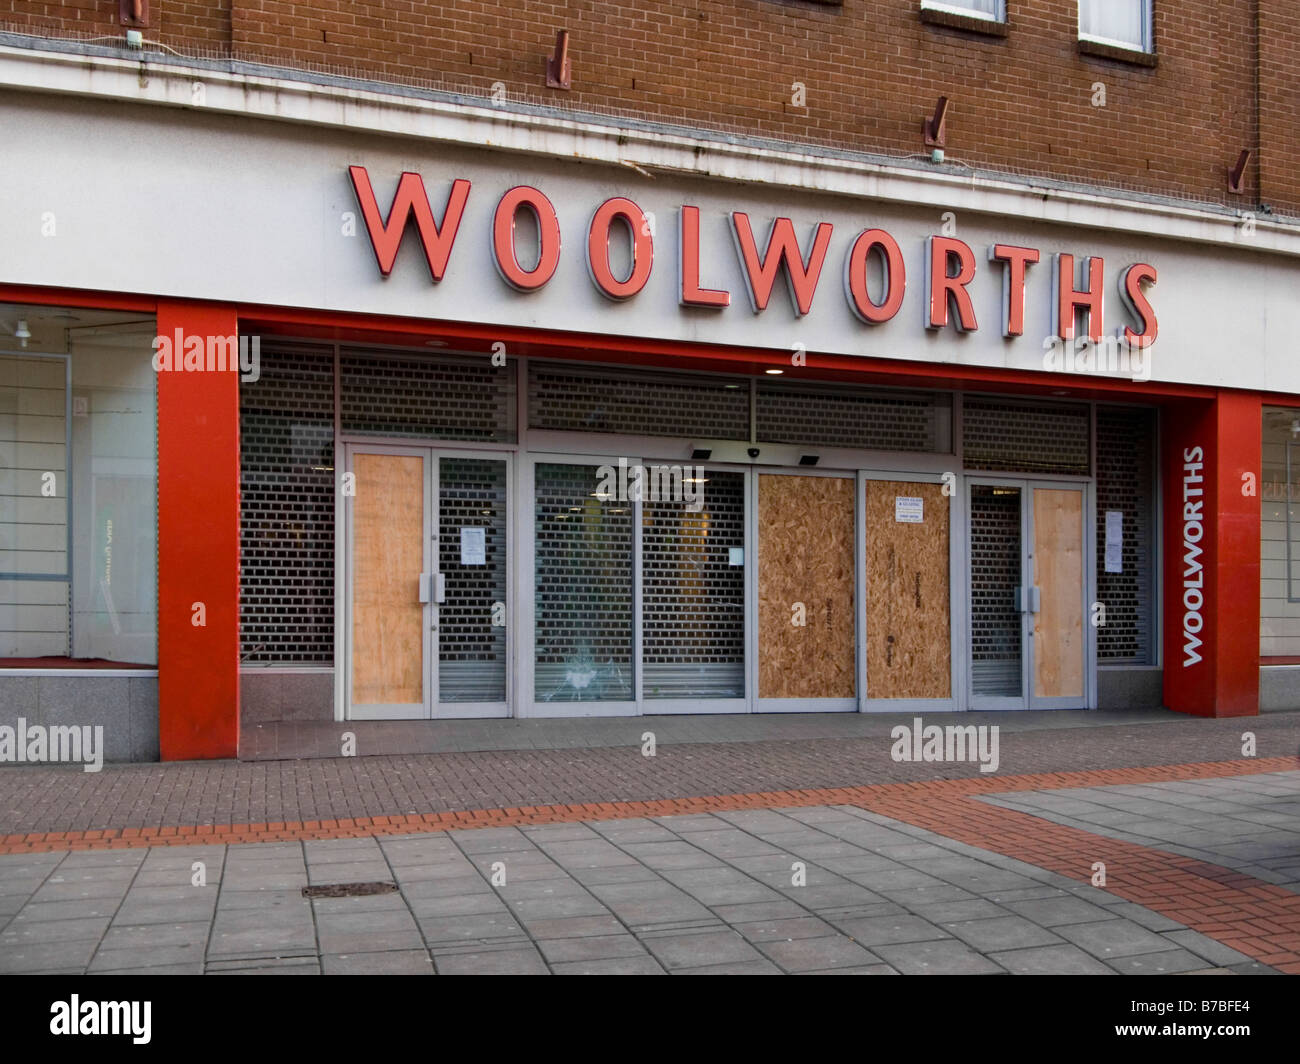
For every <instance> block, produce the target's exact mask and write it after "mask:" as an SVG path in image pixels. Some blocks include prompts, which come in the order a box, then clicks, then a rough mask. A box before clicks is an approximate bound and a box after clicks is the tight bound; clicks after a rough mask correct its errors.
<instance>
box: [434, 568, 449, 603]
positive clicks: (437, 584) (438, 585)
mask: <svg viewBox="0 0 1300 1064" xmlns="http://www.w3.org/2000/svg"><path fill="white" fill-rule="evenodd" d="M433 601H434V602H436V603H437V604H438V605H439V606H441V605H442V604H443V603H444V602H446V601H447V578H446V577H445V576H443V574H442V573H434V574H433Z"/></svg>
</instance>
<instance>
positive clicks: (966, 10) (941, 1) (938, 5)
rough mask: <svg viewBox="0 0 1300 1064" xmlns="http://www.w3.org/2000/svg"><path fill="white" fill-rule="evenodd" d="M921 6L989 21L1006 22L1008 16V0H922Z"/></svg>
mask: <svg viewBox="0 0 1300 1064" xmlns="http://www.w3.org/2000/svg"><path fill="white" fill-rule="evenodd" d="M921 6H922V7H923V8H927V9H929V10H930V11H948V12H951V13H952V14H954V15H969V16H970V17H971V18H982V19H986V20H987V21H989V22H1005V21H1006V18H1007V4H1006V0H921Z"/></svg>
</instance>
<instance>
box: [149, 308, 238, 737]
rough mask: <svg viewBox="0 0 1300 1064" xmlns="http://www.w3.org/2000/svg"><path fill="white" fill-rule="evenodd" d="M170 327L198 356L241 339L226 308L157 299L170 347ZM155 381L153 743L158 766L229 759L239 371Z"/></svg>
mask: <svg viewBox="0 0 1300 1064" xmlns="http://www.w3.org/2000/svg"><path fill="white" fill-rule="evenodd" d="M177 330H180V333H181V334H182V336H183V337H184V338H186V339H188V338H191V337H201V338H202V339H203V342H204V350H205V352H206V351H207V350H208V349H209V348H208V337H231V336H235V337H237V336H238V333H239V325H238V319H237V317H236V314H235V311H234V309H233V308H231V307H221V306H208V305H205V304H199V303H186V302H179V301H167V300H159V302H158V335H159V337H164V338H168V339H169V340H172V341H173V342H174V340H175V338H176V336H177ZM182 356H183V352H177V361H180V360H181V358H182ZM157 376H158V733H159V736H158V738H159V746H160V748H161V753H162V760H164V761H185V760H191V759H198V758H216V757H234V756H235V755H236V752H237V749H238V741H239V373H238V372H237V370H235V371H232V370H230V369H226V370H217V369H211V370H209V369H206V368H205V369H201V370H200V369H191V370H184V369H171V370H168V369H165V368H164V369H160V370H159V372H158V375H157ZM200 607H201V612H200ZM200 620H201V621H202V622H203V623H202V624H198V623H196V622H198V621H200Z"/></svg>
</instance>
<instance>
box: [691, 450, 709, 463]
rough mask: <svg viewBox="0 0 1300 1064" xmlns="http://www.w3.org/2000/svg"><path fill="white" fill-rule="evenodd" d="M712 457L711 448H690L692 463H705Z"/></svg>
mask: <svg viewBox="0 0 1300 1064" xmlns="http://www.w3.org/2000/svg"><path fill="white" fill-rule="evenodd" d="M712 457H713V450H712V448H709V447H692V448H691V461H692V462H707V461H708V460H709V459H710V458H712Z"/></svg>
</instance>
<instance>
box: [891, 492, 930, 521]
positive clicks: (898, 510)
mask: <svg viewBox="0 0 1300 1064" xmlns="http://www.w3.org/2000/svg"><path fill="white" fill-rule="evenodd" d="M894 520H895V521H901V522H902V523H903V524H908V525H919V524H924V522H925V500H924V499H909V498H907V497H906V496H904V495H895V496H894Z"/></svg>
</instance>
